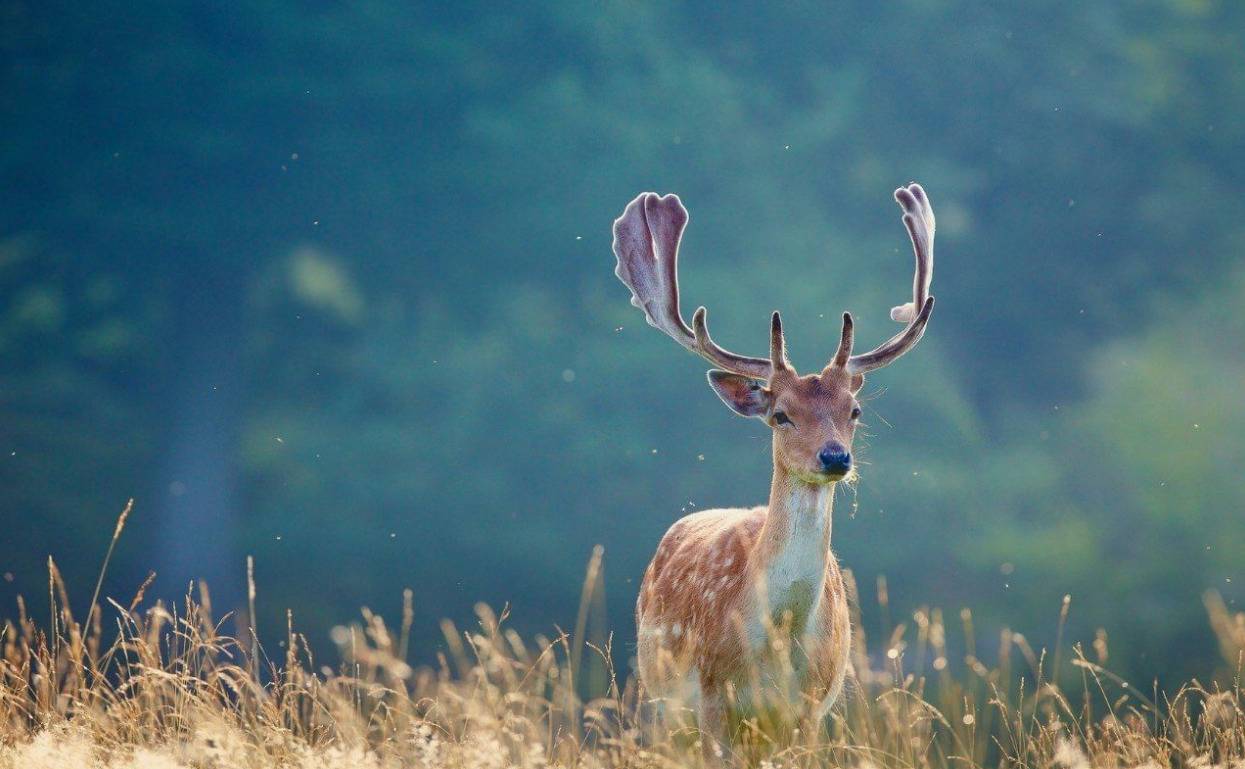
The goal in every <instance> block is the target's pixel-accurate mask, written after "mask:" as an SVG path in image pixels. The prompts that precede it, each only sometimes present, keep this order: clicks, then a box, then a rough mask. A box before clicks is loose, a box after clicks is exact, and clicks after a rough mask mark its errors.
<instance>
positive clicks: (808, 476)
mask: <svg viewBox="0 0 1245 769" xmlns="http://www.w3.org/2000/svg"><path fill="white" fill-rule="evenodd" d="M852 472H853V471H852V470H808V471H805V472H799V473H795V476H796V477H797V478H799V479H800V480H801V481H803V482H804V483H808V484H811V485H813V486H824V485H826V484H830V483H838V482H839V481H842V480H846V479H847V477H848V476H850V475H851V474H852Z"/></svg>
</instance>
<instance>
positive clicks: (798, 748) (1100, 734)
mask: <svg viewBox="0 0 1245 769" xmlns="http://www.w3.org/2000/svg"><path fill="white" fill-rule="evenodd" d="M127 512H128V510H127ZM125 515H126V514H125V513H123V514H122V517H121V518H120V519H119V520H118V523H117V526H116V529H115V531H114V535H113V540H112V544H113V545H115V544H116V541H117V538H118V537H119V536H120V535H121V533H122V531H123V529H124V525H125ZM111 553H112V550H111V547H110V550H109V555H110V556H111ZM106 569H107V559H105V563H104V571H106ZM600 573H601V551H600V550H599V549H598V550H597V551H596V553H595V554H594V557H593V559H592V560H591V561H590V563H589V565H588V570H587V574H586V576H585V580H584V583H583V587H582V592H581V595H582V601H581V607H580V612H579V618H578V621H577V622H576V627H575V628H573V629H571V630H568V631H563V630H561V629H557V628H555V629H554V632H552V633H550V634H549V635H547V636H536V637H533V638H529V639H524V638H521V637H520V636H519V635H518V634H517V633H516V632H514V631H513V630H511V629H509V628H508V627H507V619H508V612H507V611H506V610H502V611H500V612H497V611H494V610H493V609H491V608H490V607H488V606H485V605H483V604H481V605H478V606H476V609H475V611H476V616H477V619H478V624H477V625H476V626H475V627H471V628H459V627H455V626H454V625H453V624H452V623H450V622H449V621H446V622H444V623H443V624H442V631H443V635H444V644H443V651H442V652H441V653H440V654H439V655H438V658H437V659H438V663H437V664H436V665H433V666H426V667H413V666H412V665H410V664H409V663H408V662H407V661H406V659H407V652H408V644H409V641H410V632H411V620H412V616H413V613H412V610H411V604H412V601H413V599H414V594H413V592H412V591H410V590H407V591H405V592H404V594H403V605H404V611H403V613H402V617H401V619H400V621H399V622H398V623H397V625H396V626H394V627H391V626H390V625H389V624H388V623H386V621H385V620H384V619H383V618H382V617H381V616H379V615H378V614H375V613H373V612H371V611H369V610H366V609H365V610H363V612H362V614H361V617H360V619H359V620H358V621H357V622H356V623H354V624H353V625H351V626H348V627H347V626H338V627H336V628H334V631H333V633H332V639H333V642H334V643H335V644H336V646H337V648H336V649H334V650H330V651H328V653H327V654H326V656H324V657H317V653H316V650H314V649H313V648H312V647H311V644H310V643H309V642H308V640H307V639H306V637H304V636H303V635H302V634H301V633H300V632H299V630H298V628H297V625H296V624H295V622H294V619H293V617H292V615H290V614H288V613H287V620H288V622H287V627H286V632H285V633H284V638H283V640H282V641H280V642H279V643H278V648H276V649H273V648H265V647H264V646H261V645H260V643H259V641H258V640H257V638H256V635H255V634H254V633H251V632H249V629H250V626H249V625H248V623H247V622H246V617H244V616H232V617H231V616H220V617H218V616H215V615H214V613H213V608H212V602H211V594H210V591H209V590H208V588H207V587H206V586H202V585H200V586H194V585H192V586H191V589H190V591H188V593H187V595H186V596H185V598H184V599H183V600H182V601H180V602H178V603H175V604H165V603H163V602H161V601H148V600H147V599H146V596H145V590H146V588H147V586H148V585H147V584H146V583H145V584H143V585H142V586H140V587H139V588H138V590H137V592H136V593H135V595H133V596H132V597H130V598H128V599H127V600H124V601H123V600H119V599H114V598H101V597H100V593H99V590H100V587H99V586H100V585H102V584H103V577H104V573H103V571H102V572H101V574H100V578H99V581H98V583H97V585H96V592H95V597H94V598H93V599H92V602H91V605H90V608H89V610H88V613H87V615H86V616H85V617H84V618H81V619H80V618H77V617H75V616H74V614H73V612H72V611H71V609H70V600H69V594H68V589H67V587H66V585H65V584H64V581H63V580H62V578H61V576H60V572H59V570H58V568H57V566H56V563H55V561H53V560H52V559H50V558H49V560H48V594H47V596H41V597H40V598H39V600H38V601H35V600H31V601H26V600H25V599H19V601H18V603H17V606H16V616H14V617H13V618H11V619H6V620H4V621H3V622H2V623H0V643H2V645H3V646H2V656H0V767H2V768H3V769H18V767H21V768H22V769H25V768H27V767H30V768H32V769H34V768H42V767H49V768H51V767H122V766H126V767H129V766H133V767H143V768H145V769H164V768H168V769H172V768H173V767H203V768H210V769H227V768H232V767H278V766H280V767H306V768H307V769H312V768H320V767H323V768H324V769H328V767H375V768H377V769H380V768H381V767H463V768H468V767H470V768H473V769H474V768H475V767H546V766H565V767H682V766H699V765H702V763H703V761H702V758H701V749H700V748H701V746H700V742H699V735H698V733H697V731H696V728H695V722H694V718H693V717H692V716H691V715H690V712H691V711H690V710H689V709H688V708H687V707H686V706H685V705H684V704H682V703H678V702H665V703H655V702H653V701H650V700H647V699H646V698H645V697H644V695H643V693H642V692H638V691H637V689H636V685H635V681H634V677H633V676H632V675H631V672H630V670H629V660H628V659H627V653H626V652H625V651H624V650H625V649H626V648H627V647H628V643H627V641H626V639H620V638H617V637H614V636H606V637H605V638H604V639H598V640H596V641H594V640H591V639H590V638H588V637H586V632H585V628H586V626H587V618H588V616H589V613H590V612H591V611H592V605H593V602H594V601H596V600H599V598H600ZM149 581H150V580H149ZM849 582H850V580H849ZM851 586H852V589H853V592H855V585H854V582H852V583H851ZM258 592H259V591H258V590H257V586H256V584H255V582H254V580H253V579H250V580H249V602H250V605H249V607H248V610H247V613H248V614H249V615H250V616H255V601H256V599H257V595H258ZM32 598H33V597H32ZM880 600H883V601H885V600H886V599H885V593H882V594H881V595H880ZM1205 603H1206V609H1207V612H1208V618H1209V621H1210V623H1211V627H1212V628H1213V629H1214V631H1215V633H1216V635H1217V637H1218V639H1219V643H1220V647H1221V651H1222V655H1223V662H1224V667H1223V669H1222V670H1221V671H1220V672H1219V674H1218V675H1219V678H1214V677H1212V676H1213V675H1214V671H1208V678H1207V680H1205V681H1197V680H1194V681H1190V682H1189V683H1187V684H1186V685H1184V686H1182V687H1180V688H1179V689H1178V690H1177V691H1174V692H1160V691H1156V690H1155V689H1153V688H1151V687H1148V686H1142V685H1139V684H1137V683H1132V682H1128V681H1125V680H1123V679H1121V678H1119V677H1118V676H1116V675H1114V674H1113V673H1112V672H1111V671H1110V651H1109V644H1108V640H1107V637H1106V634H1105V633H1103V632H1101V631H1100V632H1099V634H1098V637H1097V639H1096V640H1095V642H1094V643H1093V644H1092V648H1088V649H1087V648H1083V647H1082V646H1080V645H1070V646H1069V648H1055V649H1051V650H1046V649H1034V648H1032V647H1031V646H1030V644H1029V643H1028V641H1027V640H1026V639H1025V637H1024V636H1023V635H1022V634H1021V633H1019V632H1013V631H1009V630H1004V631H1003V633H1002V637H1001V638H1000V639H998V644H997V647H996V648H997V649H998V653H997V655H996V656H995V658H994V659H991V660H986V659H981V658H979V657H978V656H977V643H978V639H977V638H975V631H974V628H973V619H972V614H971V612H969V611H967V610H965V611H962V612H960V613H959V615H958V617H953V618H950V619H949V618H948V617H944V615H943V613H942V612H940V611H938V610H920V611H917V612H915V613H914V614H913V615H912V616H911V617H909V618H908V619H907V620H906V621H904V622H900V623H897V624H896V625H895V627H894V630H893V632H892V633H891V634H890V636H889V637H887V638H883V639H867V638H866V637H865V636H864V634H863V632H862V631H861V630H860V628H861V626H862V623H861V622H860V621H859V616H857V617H856V618H855V621H854V623H853V627H854V631H855V638H854V641H853V655H852V656H853V668H854V670H853V673H852V677H851V680H850V683H849V686H848V689H847V691H846V692H845V693H844V695H843V696H842V697H841V698H840V701H839V702H838V703H837V704H836V706H835V708H834V709H833V710H832V712H831V713H830V715H829V716H828V717H827V718H826V719H824V720H823V721H822V722H821V723H808V722H802V721H800V720H799V717H798V715H797V714H796V713H795V711H794V710H793V709H790V708H788V709H787V710H785V711H784V710H782V709H781V707H777V708H775V709H773V710H771V711H768V714H767V715H766V716H765V717H764V718H763V719H760V720H758V719H753V720H748V721H743V722H740V723H738V724H736V726H735V728H734V740H735V747H734V752H733V753H732V754H731V755H727V756H724V757H723V759H724V762H725V763H726V764H727V765H739V766H760V767H765V769H778V768H779V767H793V768H794V767H810V768H811V767H857V768H858V769H892V768H894V769H925V768H929V769H944V768H948V769H949V768H950V767H956V768H957V769H975V768H976V767H983V768H984V767H1026V768H1032V769H1044V768H1046V767H1061V769H1089V767H1121V768H1123V767H1147V769H1149V768H1155V769H1157V768H1158V767H1197V768H1199V769H1202V768H1204V769H1211V768H1212V767H1223V768H1224V769H1241V767H1245V712H1242V705H1243V704H1245V699H1243V697H1242V691H1241V688H1240V672H1241V660H1242V659H1245V613H1233V612H1231V611H1230V610H1229V609H1228V608H1227V607H1226V606H1225V604H1224V602H1223V601H1222V600H1221V599H1220V598H1219V597H1218V596H1217V595H1216V594H1214V593H1208V594H1207V595H1206V600H1205ZM36 604H38V605H39V607H40V608H38V609H36ZM859 605H860V603H859V598H858V597H857V599H856V600H854V601H853V606H854V607H856V608H857V610H858V608H859ZM45 609H46V610H47V613H45V612H44V610H45ZM1068 611H1069V602H1068V601H1065V602H1064V605H1063V607H1062V610H1061V611H1060V612H1059V622H1060V627H1061V628H1062V625H1063V622H1064V621H1065V620H1066V618H1067V614H1068ZM857 614H858V611H857ZM231 623H232V624H236V625H237V626H239V627H240V628H242V632H241V633H238V634H235V635H229V634H227V633H226V632H225V631H224V628H225V627H227V626H229V625H230V624H231ZM953 636H956V637H958V640H959V642H960V643H958V644H950V643H949V639H950V638H951V637H953ZM105 639H111V640H107V641H105ZM1061 643H1062V642H1061ZM952 646H957V647H961V648H962V649H963V654H961V655H953V653H952V652H951V651H950V649H951V647H952ZM982 646H983V647H984V646H986V644H982ZM322 653H323V652H322ZM325 660H333V662H331V663H326V662H325ZM1069 681H1074V682H1077V683H1075V684H1072V685H1069V684H1068V683H1067V682H1069ZM659 710H660V711H661V713H662V715H659V714H658V711H659Z"/></svg>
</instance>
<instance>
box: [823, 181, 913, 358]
mask: <svg viewBox="0 0 1245 769" xmlns="http://www.w3.org/2000/svg"><path fill="white" fill-rule="evenodd" d="M895 201H896V202H897V203H899V206H900V208H902V209H903V210H904V215H903V223H904V226H905V227H907V228H908V237H909V238H911V239H912V251H913V253H914V254H915V255H916V274H915V275H914V276H913V279H912V301H911V302H907V303H905V304H901V305H899V306H898V307H895V308H892V309H891V319H893V320H897V321H899V322H900V323H907V324H908V325H907V327H906V328H904V330H903V331H900V332H899V333H898V334H896V335H895V336H893V337H891V338H890V339H888V340H886V341H885V342H883V343H882V344H880V345H878V346H877V347H875V348H873V349H872V350H870V351H869V352H866V353H861V354H860V355H851V356H850V357H848V356H849V355H850V353H851V316H845V317H844V319H843V324H844V329H843V341H842V343H841V344H840V345H839V351H838V353H837V354H836V355H835V357H834V360H833V361H831V362H830V366H835V365H839V366H844V365H845V367H846V369H847V371H848V372H849V373H852V374H863V373H865V372H868V371H873V370H875V369H879V368H882V367H883V366H887V365H890V364H891V363H894V362H895V360H896V359H897V358H899V356H901V355H903V354H904V353H906V352H907V351H908V350H911V349H912V348H913V346H915V345H916V343H917V342H919V341H920V340H921V336H922V335H923V334H924V333H925V324H926V323H928V322H929V316H930V313H932V312H933V311H934V297H932V296H930V295H929V284H930V280H931V279H932V278H933V277H934V209H933V208H931V207H930V205H929V198H928V197H927V196H926V195H925V190H923V189H921V185H919V184H917V183H916V182H912V183H910V184H909V185H908V186H906V187H900V188H899V189H897V190H895ZM843 361H846V363H845V364H844V362H843Z"/></svg>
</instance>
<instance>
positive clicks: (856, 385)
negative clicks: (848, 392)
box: [852, 374, 865, 395]
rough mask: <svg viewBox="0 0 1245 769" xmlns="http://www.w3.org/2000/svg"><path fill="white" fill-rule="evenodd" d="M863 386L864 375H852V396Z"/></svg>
mask: <svg viewBox="0 0 1245 769" xmlns="http://www.w3.org/2000/svg"><path fill="white" fill-rule="evenodd" d="M864 386H865V375H864V374H852V395H855V394H856V393H858V392H860V388H862V387H864Z"/></svg>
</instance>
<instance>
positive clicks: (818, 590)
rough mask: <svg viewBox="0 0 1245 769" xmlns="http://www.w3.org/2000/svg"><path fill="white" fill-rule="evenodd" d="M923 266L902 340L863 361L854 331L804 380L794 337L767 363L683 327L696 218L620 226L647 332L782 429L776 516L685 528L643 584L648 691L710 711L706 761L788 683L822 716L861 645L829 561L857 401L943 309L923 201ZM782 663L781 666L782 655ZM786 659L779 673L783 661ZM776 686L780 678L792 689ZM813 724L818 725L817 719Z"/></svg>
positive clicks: (704, 520) (732, 512)
mask: <svg viewBox="0 0 1245 769" xmlns="http://www.w3.org/2000/svg"><path fill="white" fill-rule="evenodd" d="M895 200H896V201H897V202H898V203H899V205H900V206H901V207H902V209H903V222H904V225H905V226H906V227H907V229H908V235H909V236H910V238H911V240H912V246H913V251H914V252H915V255H916V276H915V278H914V280H913V284H912V301H911V302H909V303H907V304H903V305H900V306H898V307H895V308H894V309H892V310H891V313H890V314H891V318H892V319H894V320H896V321H899V322H903V323H905V324H906V326H905V328H904V330H903V331H901V332H899V333H898V334H896V335H895V336H893V337H892V338H891V339H889V340H888V341H886V342H884V343H883V344H881V345H880V346H878V347H876V348H874V349H873V350H870V351H869V352H866V353H862V354H858V355H853V354H852V316H851V314H850V313H844V314H843V330H842V335H841V337H840V341H839V346H838V350H837V352H835V354H834V357H833V358H832V359H831V360H830V363H829V364H827V365H826V367H825V368H824V369H822V370H821V371H819V372H817V373H816V374H809V375H805V376H800V375H799V374H797V373H796V371H795V370H794V369H793V368H792V367H791V364H790V363H789V362H788V360H787V355H786V345H785V341H784V337H783V329H782V321H781V318H780V317H779V314H778V313H777V312H775V313H774V314H773V317H772V319H771V324H770V346H769V347H770V349H769V357H768V359H767V358H751V357H745V356H742V355H737V354H735V353H733V352H729V351H727V350H725V349H723V348H721V347H719V346H718V345H717V344H716V343H715V342H714V341H713V339H712V338H711V337H710V336H709V330H708V327H707V325H706V322H705V308H704V307H701V308H699V309H698V310H696V312H695V314H694V315H693V316H692V325H691V327H688V325H687V323H685V322H684V320H683V317H682V314H681V313H680V311H679V285H678V270H677V261H678V249H679V240H680V238H681V236H682V234H683V228H684V227H685V226H686V224H687V218H688V217H687V210H686V209H684V208H683V204H682V203H681V202H680V201H679V198H678V197H677V196H676V195H666V196H665V197H659V196H658V195H656V194H654V193H651V192H648V193H644V194H642V195H640V196H639V197H637V198H636V199H635V200H633V201H631V203H630V204H628V206H627V208H626V209H625V210H624V211H623V214H622V216H621V217H619V218H618V219H617V220H616V221H615V222H614V253H615V255H616V256H617V257H618V268H617V271H616V272H617V275H618V277H619V278H620V279H621V280H622V282H623V283H625V284H626V285H627V287H628V288H630V289H631V293H632V298H631V303H632V304H634V305H635V306H636V307H639V308H640V309H642V310H643V311H644V315H645V317H646V318H647V319H648V323H649V325H651V326H653V327H655V328H657V329H659V330H661V331H662V332H664V333H666V334H667V335H669V336H670V337H671V338H673V339H674V340H675V341H676V342H678V343H679V344H680V345H682V346H683V347H685V348H687V349H688V350H690V351H691V352H693V353H696V354H697V355H700V356H701V357H703V358H705V359H706V360H708V361H709V362H710V363H712V364H713V365H714V366H716V367H717V368H715V369H713V370H711V371H710V372H709V374H708V376H709V384H710V386H712V387H713V389H714V391H715V392H716V393H717V395H718V397H719V398H721V399H722V401H723V402H725V403H726V405H727V406H730V407H731V409H733V410H734V411H735V412H736V413H737V414H740V415H742V416H745V417H756V418H758V419H761V420H763V421H765V422H766V423H767V424H768V425H769V426H770V427H771V428H772V429H773V460H774V475H773V480H772V482H771V484H770V495H769V504H768V505H765V506H761V507H753V508H748V509H742V508H732V509H724V510H704V511H701V512H698V513H694V514H692V515H688V516H686V517H685V518H682V519H681V520H679V521H677V522H676V523H675V524H674V525H673V526H671V527H670V530H669V531H667V532H666V535H665V536H664V537H663V538H662V540H661V544H660V545H659V546H658V548H657V553H656V555H654V556H653V560H652V562H651V563H650V564H649V567H648V569H647V571H646V572H645V574H644V581H643V584H642V585H641V587H640V595H639V600H638V601H637V604H636V619H637V626H638V629H639V639H638V657H639V672H640V679H641V683H642V685H643V686H644V688H645V689H646V690H647V691H648V693H649V694H651V695H654V696H657V697H668V696H677V694H678V693H680V692H681V693H682V694H683V696H685V697H687V700H686V701H688V702H698V718H699V721H700V730H701V733H702V735H703V737H704V738H708V739H704V740H703V742H704V745H705V748H706V750H708V751H710V752H711V753H712V752H715V751H716V750H717V745H716V743H715V742H713V741H715V740H721V739H723V738H725V737H726V734H725V728H726V724H727V715H728V714H729V713H730V712H732V711H734V712H739V713H743V714H746V713H747V712H748V711H749V709H750V708H751V707H752V703H758V702H760V699H759V698H760V696H761V693H760V692H758V691H757V689H758V688H766V689H772V688H773V685H775V684H776V683H777V681H778V679H779V678H780V677H782V678H783V679H784V681H785V683H783V684H781V686H783V687H785V689H784V692H785V693H784V694H783V695H782V696H784V697H785V698H787V700H786V701H791V700H792V699H794V700H797V701H798V702H797V703H795V704H799V702H803V703H805V704H810V705H811V706H812V713H813V714H815V715H816V716H820V715H822V714H824V713H825V711H826V709H827V708H828V707H829V706H830V705H831V704H833V702H834V701H835V699H836V698H837V697H838V695H839V692H840V690H841V689H842V687H843V681H844V677H845V675H846V673H847V667H848V652H849V647H850V644H851V640H850V638H851V629H850V622H849V618H848V607H847V595H846V590H845V587H844V582H843V577H842V575H841V574H840V571H839V566H838V563H837V562H836V560H835V557H834V555H833V553H831V551H830V528H831V521H830V510H831V503H832V501H833V496H834V488H835V484H836V483H837V482H839V481H842V480H843V479H845V478H847V477H849V476H850V475H852V474H853V472H854V470H853V467H852V453H851V451H852V437H853V435H854V434H855V432H856V425H857V421H858V420H859V418H860V404H859V402H858V401H857V400H856V394H857V393H858V392H859V391H860V388H861V386H862V385H863V384H864V375H865V374H866V373H867V372H870V371H873V370H875V369H879V368H881V367H883V366H886V365H888V364H890V363H893V362H894V361H895V360H896V359H897V358H899V356H901V355H903V354H904V353H905V352H907V351H908V350H910V349H912V347H913V345H915V344H916V343H917V342H918V341H919V340H920V338H921V336H922V334H923V333H924V332H925V326H926V323H927V322H928V321H929V317H930V313H931V312H932V310H933V308H934V297H932V296H930V295H929V285H930V278H931V277H932V271H933V264H934V252H933V247H934V213H933V210H932V209H931V208H930V205H929V200H928V198H927V197H926V195H925V191H924V190H923V189H921V186H920V185H918V184H916V183H912V184H909V185H907V186H906V187H901V188H899V189H898V190H896V191H895ZM784 647H785V653H784V654H776V653H775V652H776V651H782V650H784ZM780 657H781V660H782V661H781V663H780V661H779V658H780ZM780 673H781V674H782V675H781V676H780ZM805 712H807V711H805Z"/></svg>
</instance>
